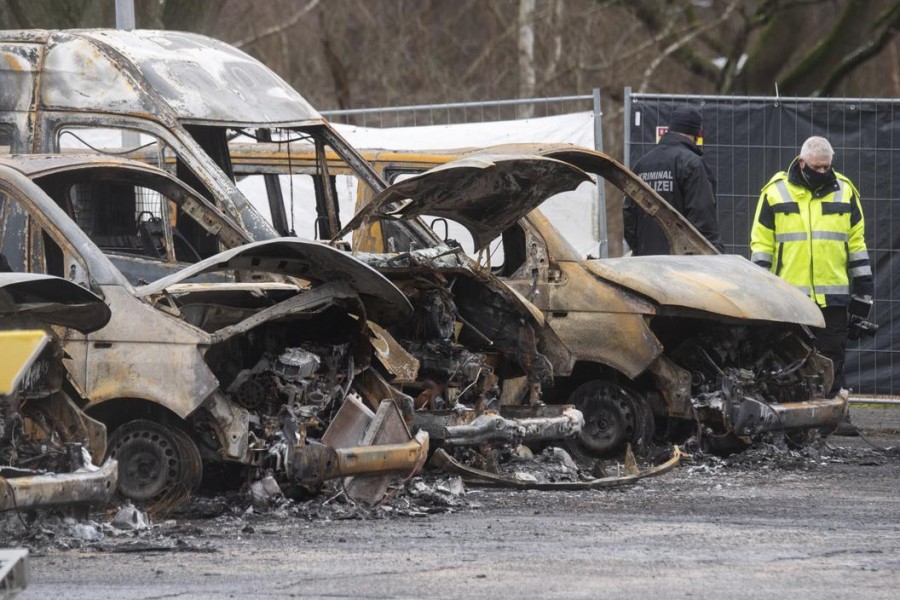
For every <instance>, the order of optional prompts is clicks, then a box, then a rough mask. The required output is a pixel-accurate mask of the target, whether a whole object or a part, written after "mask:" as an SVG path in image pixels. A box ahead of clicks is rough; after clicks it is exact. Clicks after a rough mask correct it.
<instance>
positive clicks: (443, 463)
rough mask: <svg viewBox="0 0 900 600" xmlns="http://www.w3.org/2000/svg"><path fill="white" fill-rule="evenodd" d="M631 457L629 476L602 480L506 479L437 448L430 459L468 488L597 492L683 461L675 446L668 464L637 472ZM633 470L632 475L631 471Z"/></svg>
mask: <svg viewBox="0 0 900 600" xmlns="http://www.w3.org/2000/svg"><path fill="white" fill-rule="evenodd" d="M628 455H631V447H630V446H629V447H628V449H627V450H626V473H625V474H624V475H620V476H614V477H602V478H599V479H589V480H587V481H545V482H540V481H524V480H520V479H510V478H507V477H503V476H501V475H497V474H496V473H489V472H487V471H482V470H480V469H475V468H473V467H469V466H467V465H464V464H462V463H460V462H459V461H457V460H455V459H454V458H453V457H451V456H450V455H449V454H447V453H446V452H445V451H444V450H442V449H440V448H438V450H437V451H436V452H435V453H434V455H433V456H432V457H431V462H430V464H431V465H432V466H435V467H437V468H439V469H442V470H444V471H446V472H447V473H451V474H454V475H459V476H461V477H462V478H463V481H465V482H466V483H467V484H469V485H474V486H483V487H497V488H511V489H518V490H573V491H574V490H595V489H602V488H612V487H620V486H623V485H631V484H633V483H636V482H637V481H640V480H641V479H645V478H647V477H654V476H656V475H662V474H663V473H668V472H669V471H671V470H672V469H674V468H675V467H676V466H678V464H679V463H680V462H681V458H682V456H683V455H682V452H681V449H680V448H679V447H678V446H673V447H672V456H671V457H670V458H669V459H668V460H666V462H664V463H662V464H660V465H657V466H655V467H651V468H649V469H646V470H644V471H636V469H634V468H632V469H629V468H628V466H629V464H631V465H634V464H635V463H634V457H633V455H631V459H630V460H629V459H628ZM628 471H631V472H628Z"/></svg>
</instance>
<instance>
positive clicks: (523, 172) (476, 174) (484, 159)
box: [336, 154, 591, 250]
mask: <svg viewBox="0 0 900 600" xmlns="http://www.w3.org/2000/svg"><path fill="white" fill-rule="evenodd" d="M585 181H591V176H590V175H588V174H587V173H585V172H584V171H582V170H581V169H579V168H577V167H574V166H572V165H570V164H567V163H564V162H562V161H558V160H555V159H551V158H543V157H539V156H528V155H515V154H473V155H471V156H467V157H465V158H460V159H458V160H454V161H453V162H449V163H447V164H444V165H441V166H439V167H435V168H434V169H431V170H430V171H427V172H425V173H422V174H420V175H417V176H415V177H411V178H409V179H407V180H405V181H401V182H399V183H396V184H394V185H392V186H390V187H388V188H387V189H385V190H384V191H382V192H381V193H379V194H378V195H377V196H375V198H373V199H372V202H370V203H369V204H367V205H366V206H365V207H363V209H362V210H361V211H360V212H359V213H357V215H356V216H355V217H354V218H353V219H352V220H351V221H350V222H349V223H347V225H346V226H345V227H344V229H343V231H341V233H339V234H338V235H337V236H336V237H337V238H341V237H343V236H344V235H346V234H347V233H349V232H350V231H352V230H354V229H356V228H358V227H359V226H360V225H361V224H362V223H363V221H365V220H366V219H370V218H391V217H393V218H398V219H412V218H415V217H419V216H421V215H434V216H438V217H446V218H448V219H453V220H454V221H457V222H459V223H460V224H462V225H463V226H465V227H466V229H468V230H469V232H470V233H471V234H472V238H473V239H474V241H475V248H476V250H479V249H481V248H483V247H484V246H485V245H487V244H488V243H489V242H490V241H491V240H492V239H494V238H495V237H497V236H498V235H500V233H502V232H503V230H505V229H507V228H508V227H510V226H512V225H513V224H514V223H515V222H516V221H518V220H519V219H520V218H522V217H523V216H525V215H526V214H528V213H529V212H531V211H532V210H533V209H534V208H535V207H537V206H538V205H539V204H541V203H542V202H543V201H544V200H546V199H547V198H549V197H551V196H553V195H555V194H559V193H561V192H565V191H569V190H573V189H575V188H576V187H578V185H579V184H581V183H582V182H585Z"/></svg>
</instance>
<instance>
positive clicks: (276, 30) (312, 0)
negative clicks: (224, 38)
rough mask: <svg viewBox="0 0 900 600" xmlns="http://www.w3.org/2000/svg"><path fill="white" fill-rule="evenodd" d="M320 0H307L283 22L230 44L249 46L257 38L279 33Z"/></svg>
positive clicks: (236, 46)
mask: <svg viewBox="0 0 900 600" xmlns="http://www.w3.org/2000/svg"><path fill="white" fill-rule="evenodd" d="M320 1H321V0H309V2H307V3H306V6H304V7H303V8H301V9H300V10H298V11H297V12H296V13H294V16H292V17H291V18H290V19H288V20H287V21H285V22H284V23H280V24H278V25H275V26H273V27H269V28H268V29H263V30H262V31H261V32H259V33H258V34H256V35H252V36H250V37H248V38H244V39H242V40H238V41H236V42H231V45H232V46H234V47H235V48H243V47H245V46H249V45H250V44H254V43H256V42H258V41H259V40H261V39H263V38H267V37H269V36H272V35H275V34H277V33H281V32H282V31H284V30H285V29H290V28H291V27H293V26H294V25H296V24H297V23H299V22H300V19H302V18H303V17H305V16H306V15H307V14H308V13H309V11H311V10H313V9H314V8H315V7H317V6H318V5H319V2H320Z"/></svg>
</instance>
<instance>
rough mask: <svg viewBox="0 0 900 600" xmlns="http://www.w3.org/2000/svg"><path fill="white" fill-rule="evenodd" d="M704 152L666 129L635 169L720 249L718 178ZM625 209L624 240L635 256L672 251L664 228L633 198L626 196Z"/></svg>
mask: <svg viewBox="0 0 900 600" xmlns="http://www.w3.org/2000/svg"><path fill="white" fill-rule="evenodd" d="M702 154H703V153H702V152H701V150H700V148H698V147H697V145H696V144H694V143H693V142H692V141H691V140H690V138H688V137H686V136H683V135H680V134H677V133H666V134H665V135H664V136H662V139H660V140H659V144H657V145H656V146H654V147H653V149H651V150H650V152H648V153H647V154H645V155H644V156H642V157H641V158H640V159H639V160H638V161H637V162H636V163H635V165H634V167H632V170H633V171H634V172H635V173H637V175H638V176H639V177H640V178H641V179H643V180H644V182H645V183H646V184H647V185H649V186H650V187H651V188H653V189H654V190H655V191H656V193H658V194H659V195H660V196H662V197H663V199H665V200H666V202H668V203H669V204H671V205H672V206H673V207H674V208H675V210H677V211H678V212H680V213H681V214H682V215H684V216H685V217H686V218H687V220H688V221H690V223H691V225H693V226H694V227H696V228H697V230H698V231H699V232H700V233H702V234H703V235H704V236H705V237H706V239H707V240H709V241H710V243H711V244H712V245H713V246H715V247H716V248H717V249H718V250H719V251H720V252H721V251H722V250H723V246H722V242H721V241H720V240H719V221H718V218H717V217H716V184H715V178H714V177H713V175H712V171H711V170H710V169H709V167H707V166H706V163H704V162H703V159H702V158H700V157H701V156H702ZM622 210H623V221H624V228H625V241H626V242H628V245H629V246H631V250H632V252H633V253H634V254H635V255H636V256H638V255H647V254H668V253H669V242H668V239H667V238H666V234H665V233H664V232H663V230H662V228H661V227H660V226H659V225H657V224H656V221H654V220H653V219H652V218H651V217H648V216H647V215H646V214H644V211H643V210H641V208H640V207H639V206H638V205H637V204H635V203H634V201H633V200H632V199H631V198H629V197H626V198H625V200H624V202H623V208H622Z"/></svg>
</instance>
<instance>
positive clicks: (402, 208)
mask: <svg viewBox="0 0 900 600" xmlns="http://www.w3.org/2000/svg"><path fill="white" fill-rule="evenodd" d="M0 40H2V41H3V44H2V46H0V55H2V57H3V59H4V60H3V61H0V64H3V65H14V66H15V68H14V69H13V70H0V86H2V88H3V89H4V92H5V93H4V95H3V97H2V98H0V102H2V104H0V112H2V113H3V115H4V116H5V117H8V118H7V121H8V122H9V123H11V124H12V125H10V130H9V132H8V133H9V139H10V146H11V148H12V150H13V151H15V152H26V151H28V152H31V151H39V152H44V153H46V154H35V155H24V154H22V155H14V156H6V157H0V184H2V186H0V248H2V252H3V255H4V259H5V261H6V264H7V265H8V267H9V270H11V271H13V272H12V273H9V274H6V275H4V276H3V279H0V328H2V329H3V330H5V331H9V332H12V331H19V330H23V329H24V330H26V331H31V332H32V333H34V332H37V333H38V334H39V335H38V336H37V337H39V338H40V339H42V340H44V342H42V343H43V344H46V348H45V350H44V353H45V354H42V355H41V359H40V360H39V361H38V362H36V363H34V365H33V366H31V367H30V368H31V371H29V373H30V374H29V375H27V376H25V377H24V379H22V378H21V377H19V376H17V379H15V380H14V382H13V383H12V384H11V385H10V389H9V390H8V391H6V392H4V393H6V394H8V395H7V396H5V397H4V399H3V401H2V402H0V406H2V409H0V411H2V412H0V415H2V420H0V424H2V429H0V433H2V435H0V441H2V444H3V449H2V450H0V453H2V454H0V456H2V458H3V461H4V463H6V466H4V467H3V469H4V470H3V471H2V474H0V478H2V485H0V508H2V509H16V508H26V507H40V506H54V505H57V504H60V503H75V504H79V503H81V504H91V503H94V504H97V503H103V502H105V501H107V500H108V499H109V498H110V496H111V495H112V494H113V492H114V491H115V493H117V494H118V497H119V498H123V499H128V500H131V501H134V502H136V503H139V504H142V505H144V506H147V505H149V506H153V507H154V508H155V509H156V510H158V511H161V512H162V511H165V510H167V509H168V510H171V509H173V508H176V507H177V506H178V505H181V504H183V502H184V501H185V500H186V499H188V498H189V497H190V496H191V495H192V494H194V493H195V492H196V491H197V490H198V489H200V488H201V487H203V486H204V485H205V486H207V487H219V488H221V487H226V488H232V489H233V488H241V487H243V488H245V489H251V488H253V486H256V488H255V489H256V490H257V493H262V494H263V495H264V496H267V497H273V498H274V497H279V496H280V495H287V496H290V497H302V496H304V495H308V494H311V493H316V492H317V491H318V490H320V489H321V488H322V486H323V485H324V484H325V482H327V481H337V482H340V483H339V485H340V489H341V493H342V494H344V495H345V496H346V498H348V499H349V500H352V501H354V502H359V503H366V504H377V503H379V502H381V501H382V500H383V499H384V498H385V497H386V495H388V494H389V490H390V489H392V488H391V486H392V485H393V483H394V482H396V481H408V480H409V479H410V478H412V477H414V476H415V475H416V474H418V473H420V471H421V470H422V468H423V465H424V464H425V463H426V460H427V459H430V461H429V462H430V464H431V465H433V466H436V467H438V468H441V469H443V470H444V471H446V472H448V473H450V474H454V475H458V476H460V477H462V478H463V479H464V480H465V481H467V482H470V483H474V484H480V485H494V486H507V487H515V488H538V489H593V488H602V487H609V486H615V485H622V484H627V483H631V482H634V481H636V480H637V479H639V478H641V477H644V476H647V475H651V474H657V473H661V472H665V471H666V470H668V469H670V468H672V467H673V466H674V465H676V464H677V463H678V461H679V459H680V452H679V450H678V449H677V448H674V449H670V446H669V445H670V444H671V443H673V442H679V441H683V440H684V439H686V438H687V437H688V436H690V435H691V434H692V433H699V434H700V437H706V438H707V439H716V440H722V441H723V442H728V444H737V445H739V446H740V445H744V446H745V445H746V444H749V443H750V442H752V441H753V440H760V439H768V438H770V437H772V436H783V435H786V434H787V435H789V436H790V439H791V440H792V443H803V441H804V440H806V439H807V438H808V437H809V436H810V435H811V434H812V433H815V432H816V431H818V430H819V429H827V428H828V427H829V426H833V425H834V424H835V423H836V422H837V421H838V420H839V419H840V417H841V415H842V414H843V412H844V411H845V410H846V399H843V398H837V399H832V398H823V397H822V391H823V390H826V389H828V388H829V386H830V383H831V381H830V379H831V372H830V363H829V362H828V361H827V360H826V359H824V358H823V357H821V356H819V355H818V354H817V353H815V352H814V350H812V345H811V340H810V338H809V336H808V329H807V327H809V326H820V325H821V315H820V313H819V312H818V310H817V309H816V307H815V305H813V304H812V303H811V302H810V301H809V300H808V299H805V298H804V297H803V296H802V294H800V293H799V292H797V291H796V290H793V289H792V288H790V286H787V285H786V284H785V283H784V282H783V281H781V280H780V279H778V278H776V277H774V276H772V275H770V274H768V273H765V272H763V271H762V270H760V269H758V268H756V267H754V266H752V265H751V264H750V263H749V262H748V261H746V260H745V259H743V258H740V257H736V256H716V255H715V254H717V253H716V252H715V250H714V249H713V248H711V247H710V246H709V245H708V244H707V243H706V242H705V240H703V238H702V236H699V234H698V233H697V232H696V231H695V230H694V229H693V228H692V227H691V226H690V225H689V224H688V223H687V222H686V221H685V220H684V219H683V218H682V217H681V216H680V215H678V213H677V212H675V211H674V210H673V209H672V208H671V207H670V206H668V205H667V204H666V203H665V202H664V201H663V200H662V199H660V198H659V197H658V196H657V195H656V194H655V193H654V192H652V190H650V189H649V188H647V187H646V185H645V184H643V182H642V181H640V179H639V178H637V177H635V176H634V174H633V173H631V172H630V171H628V170H627V169H625V168H624V167H623V166H622V165H619V164H618V163H617V162H615V161H614V160H612V159H611V158H609V157H607V156H605V155H603V154H601V153H597V152H593V151H589V150H586V149H581V148H576V147H572V146H536V145H528V146H516V147H512V148H508V147H507V148H495V149H486V150H482V151H479V152H478V153H476V154H470V155H465V156H457V157H447V159H446V160H444V161H442V163H441V164H437V165H431V166H434V167H436V168H433V169H431V170H427V169H423V171H424V172H420V173H418V174H416V175H414V176H413V177H411V178H409V179H407V180H405V181H401V182H398V183H394V184H393V185H388V184H387V183H386V179H388V178H387V177H384V178H382V176H381V175H380V174H379V173H377V172H376V170H375V167H374V166H373V165H372V164H370V163H369V162H367V160H366V159H365V158H364V157H363V156H362V155H361V154H360V153H359V152H358V151H356V150H355V149H354V148H352V147H351V146H350V145H349V144H347V142H346V141H344V140H343V139H342V138H341V136H340V135H339V134H338V133H337V132H336V131H335V130H334V129H333V128H332V127H331V126H330V125H329V124H328V122H327V121H325V119H323V118H322V117H321V115H319V114H318V113H317V112H316V111H315V110H314V109H313V108H312V107H311V106H310V105H309V104H308V103H307V102H306V100H305V99H303V97H302V96H300V94H298V93H297V92H296V91H295V90H294V89H292V88H291V87H290V86H288V85H287V84H286V83H285V82H284V81H282V80H281V79H280V78H278V77H277V76H276V75H275V74H274V73H272V72H271V71H270V70H269V69H267V68H266V67H265V66H264V65H262V64H261V63H259V62H258V61H255V60H254V59H252V58H251V57H249V56H247V55H245V54H243V53H242V52H240V51H238V50H236V49H234V48H231V47H229V46H227V45H226V44H223V43H221V42H217V41H215V40H211V39H209V38H205V37H203V36H198V35H191V34H183V33H177V32H146V31H143V32H142V31H104V30H90V31H57V32H50V31H30V32H29V31H26V32H4V33H3V34H2V36H0ZM88 57H89V58H88ZM199 57H202V59H203V60H204V61H206V62H207V63H209V62H210V61H212V62H218V65H217V68H216V69H214V70H212V71H214V72H216V73H219V74H220V76H221V77H222V78H224V79H226V81H222V82H218V83H217V85H216V88H215V92H214V93H213V92H209V93H197V89H196V88H197V86H202V85H203V82H207V81H208V76H207V75H206V73H208V72H212V71H211V70H210V69H204V70H202V76H200V74H199V72H198V69H199V68H200V67H199V64H200V63H199V62H198V61H199V60H200V58H199ZM100 79H102V80H103V81H107V82H109V86H108V94H105V95H103V96H102V97H100V96H97V95H96V94H93V93H91V92H92V89H93V88H94V87H95V86H96V82H97V81H98V80H100ZM38 82H40V84H39V83H38ZM134 82H139V85H135V84H134ZM154 83H156V84H157V85H156V86H155V87H154ZM160 83H164V85H159V84H160ZM150 89H153V90H154V93H152V94H150V93H147V91H146V90H150ZM201 91H204V90H201ZM207 91H208V90H207ZM260 115H265V116H264V117H261V116H260ZM197 123H215V125H197ZM128 132H130V133H135V132H137V133H138V135H137V137H138V138H140V139H139V142H135V143H132V142H128V141H127V140H128V139H130V138H129V137H128V136H122V135H121V134H122V133H128ZM38 133H40V134H41V135H37V134H38ZM92 136H94V137H92ZM133 137H134V136H132V138H133ZM248 139H249V140H254V142H253V143H250V144H249V145H250V147H251V149H250V151H249V152H246V151H241V150H240V148H239V147H238V146H237V145H235V144H230V143H229V141H232V142H234V141H235V140H243V141H246V140H248ZM111 140H116V141H115V142H112V141H111ZM273 140H275V141H274V142H273ZM297 141H302V142H304V143H309V144H311V146H312V148H313V150H312V159H311V161H312V162H311V164H312V167H311V168H312V171H311V174H312V176H313V177H314V180H315V182H316V185H315V191H316V198H315V204H316V215H317V218H316V234H317V237H318V238H320V239H321V240H324V241H309V240H304V239H301V238H297V237H295V236H293V231H292V227H289V226H288V223H289V219H288V218H287V217H286V214H285V206H286V198H285V196H284V195H283V194H282V193H281V187H280V180H279V176H280V174H283V173H284V170H283V169H284V168H285V165H284V164H283V163H279V162H278V161H277V160H276V159H273V158H272V156H270V155H269V154H267V152H268V150H267V149H268V148H270V147H274V148H275V149H276V151H278V152H281V151H282V150H283V148H285V147H286V148H288V151H290V148H291V144H292V143H294V142H297ZM73 143H74V144H75V145H76V146H77V145H78V144H81V145H82V147H81V150H80V152H84V153H83V154H82V153H80V152H77V153H76V152H73V151H72V150H73V147H72V146H71V145H70V144H73ZM112 143H117V144H120V145H121V146H123V147H117V148H107V151H106V152H104V148H105V147H106V146H108V145H110V144H112ZM241 152H243V154H241ZM125 156H128V158H125ZM248 157H249V158H248ZM443 162H449V163H450V164H443ZM336 163H340V164H341V165H343V167H340V168H349V169H350V171H352V173H353V174H354V176H356V177H357V178H359V180H360V181H361V182H362V183H361V185H360V186H359V189H360V190H363V191H364V192H365V193H367V194H368V197H366V198H365V201H366V202H365V203H364V204H365V206H360V207H359V208H358V210H357V214H356V216H355V217H354V218H353V219H352V220H351V221H349V222H348V223H346V224H342V223H340V220H339V216H340V211H339V209H338V204H337V194H336V190H335V189H334V179H333V177H332V176H331V175H330V171H329V169H331V168H339V167H338V165H337V164H336ZM155 165H161V166H162V167H163V168H160V167H159V166H155ZM286 165H287V166H286V169H287V173H288V174H293V168H294V163H293V162H292V161H291V159H290V158H289V159H288V161H287V163H286ZM252 175H261V176H262V178H263V180H264V183H265V186H264V187H265V190H266V200H265V201H267V202H268V205H269V208H270V215H269V216H268V217H264V216H263V215H262V214H261V213H260V212H259V211H258V210H257V209H256V208H254V204H253V203H252V202H251V201H250V200H249V199H248V197H247V196H246V195H245V193H244V191H242V188H241V187H239V185H238V184H239V183H241V179H242V178H244V177H249V176H252ZM597 176H599V177H603V178H605V179H606V180H607V181H609V182H612V183H613V184H615V185H617V186H619V187H620V188H621V189H622V190H623V191H624V192H625V193H627V194H629V195H630V196H631V197H633V198H635V200H636V202H637V203H638V205H639V206H641V207H642V208H643V209H644V210H645V211H647V212H648V214H652V215H654V218H656V219H657V220H658V222H660V224H661V226H662V227H663V229H664V231H666V233H667V235H668V236H669V239H670V243H671V250H672V254H673V255H674V256H669V257H659V259H653V260H652V262H648V261H647V260H645V259H641V258H630V259H605V260H596V259H584V258H583V257H582V256H581V255H580V254H579V253H577V252H576V251H574V250H573V249H572V248H571V246H570V245H569V244H568V243H567V242H566V240H565V238H564V237H563V236H562V235H561V234H560V233H559V232H558V231H557V230H556V229H555V228H553V226H552V225H551V224H550V223H549V221H548V220H547V219H546V217H543V215H541V213H540V211H539V210H537V207H538V206H539V205H540V204H541V203H542V202H544V201H545V200H547V199H548V198H550V197H553V196H555V195H557V194H559V193H561V192H564V191H568V190H571V189H574V188H575V187H577V186H578V185H580V184H582V183H585V182H591V181H593V182H596V180H597ZM248 194H249V192H248ZM425 216H429V217H436V218H437V219H444V220H456V221H458V222H460V223H461V224H462V226H464V227H465V228H466V229H468V230H469V232H470V233H471V235H472V238H473V240H474V241H475V248H474V252H473V254H474V253H476V252H477V253H478V256H477V257H473V256H470V255H468V254H467V253H466V252H465V251H463V249H462V248H461V247H460V245H459V244H457V243H455V242H454V241H452V240H449V239H446V237H447V236H444V238H441V237H439V236H438V235H437V234H436V233H435V231H433V230H432V229H431V227H429V226H427V225H426V224H425V221H424V220H423V217H425ZM347 236H351V237H352V242H351V243H349V244H348V242H347V241H346V239H347ZM495 241H496V242H498V243H500V244H502V246H503V248H504V253H505V259H504V263H503V264H501V265H494V264H490V257H489V256H487V255H489V254H491V252H488V251H487V250H486V249H487V248H488V246H489V245H490V244H491V243H494V242H495ZM326 242H330V243H326ZM684 254H693V255H695V256H691V257H685V256H679V255H684ZM486 256H487V259H485V257H486ZM3 343H4V344H13V343H14V342H13V341H4V342H3ZM9 348H12V346H9ZM5 352H6V349H4V353H5ZM32 354H33V353H32ZM35 356H36V355H25V356H23V360H22V365H21V369H20V370H23V369H25V370H27V369H28V364H29V362H30V361H33V359H34V358H35ZM22 382H24V383H22ZM725 445H727V444H725ZM559 446H565V447H566V449H567V450H569V451H570V452H571V453H572V454H573V455H574V456H575V457H576V458H578V459H581V460H582V461H583V462H584V463H585V465H586V468H585V469H584V470H579V469H577V468H576V469H574V470H573V469H571V468H570V466H571V465H570V460H567V459H568V454H566V453H565V452H564V451H563V450H561V449H560V448H559ZM528 447H531V448H532V449H533V450H534V451H535V452H538V453H539V454H537V456H538V457H544V458H543V459H539V460H536V461H535V462H536V464H537V463H538V462H542V463H547V461H549V462H550V463H552V464H562V465H568V466H566V468H565V469H563V471H566V472H565V473H564V474H563V473H562V471H560V470H559V469H556V468H555V467H554V468H545V467H541V468H540V469H538V470H539V471H541V472H543V473H545V474H546V476H542V477H529V476H528V475H522V473H523V472H524V471H525V469H523V468H516V469H512V470H510V469H504V468H501V467H500V466H499V465H498V464H497V463H498V458H514V459H515V461H517V464H518V465H519V466H521V464H522V461H523V460H525V458H524V457H528V456H529V455H530V454H531V452H532V450H529V449H528ZM554 448H555V449H554ZM659 448H662V449H663V450H664V451H663V452H658V451H657V450H658V449H659ZM541 452H542V453H541ZM564 454H565V456H563V455H564ZM658 454H662V456H661V457H660V458H659V460H655V461H652V462H651V463H650V466H649V468H646V469H644V470H641V469H639V468H638V465H637V461H636V459H635V455H637V456H638V457H642V456H643V457H656V456H657V455H658ZM87 455H89V456H90V460H86V459H84V458H80V457H84V456H87ZM600 459H620V460H621V461H622V467H621V468H620V469H617V470H616V471H617V472H616V474H615V475H610V476H606V475H600V473H599V471H597V470H594V471H593V472H594V475H591V474H590V473H591V471H592V469H591V465H592V463H594V462H595V461H597V460H600ZM96 465H101V466H96ZM39 466H40V467H42V468H41V469H40V470H39V469H37V468H36V467H39ZM16 469H18V470H16ZM23 469H24V471H23ZM28 469H31V471H28ZM50 472H53V473H56V474H57V475H59V476H60V477H57V478H54V477H53V476H51V475H49V473H50ZM553 473H557V474H558V475H559V476H557V475H553ZM595 475H596V476H595ZM61 482H62V484H64V485H62V484H61Z"/></svg>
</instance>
